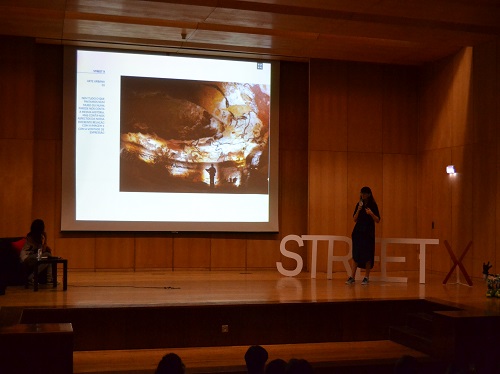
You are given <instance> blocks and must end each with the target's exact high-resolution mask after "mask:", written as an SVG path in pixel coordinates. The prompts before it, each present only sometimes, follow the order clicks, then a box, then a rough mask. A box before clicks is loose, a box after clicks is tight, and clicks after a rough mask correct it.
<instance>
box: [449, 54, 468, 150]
mask: <svg viewBox="0 0 500 374" xmlns="http://www.w3.org/2000/svg"><path fill="white" fill-rule="evenodd" d="M454 63H455V64H456V67H455V72H454V77H453V82H452V84H451V87H450V88H451V95H450V96H451V100H450V103H449V105H450V110H449V113H450V118H449V122H450V124H451V145H452V146H460V145H465V144H472V142H473V140H474V138H473V136H474V129H473V125H472V123H473V110H472V103H473V98H472V47H469V48H464V49H463V50H461V51H460V52H459V53H458V54H457V55H456V56H455V59H454Z"/></svg>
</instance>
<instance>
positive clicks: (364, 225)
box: [352, 202, 380, 269]
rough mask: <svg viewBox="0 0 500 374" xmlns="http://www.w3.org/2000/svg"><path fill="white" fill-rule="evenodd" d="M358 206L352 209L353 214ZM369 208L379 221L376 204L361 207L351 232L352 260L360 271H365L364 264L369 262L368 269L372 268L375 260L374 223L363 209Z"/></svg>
mask: <svg viewBox="0 0 500 374" xmlns="http://www.w3.org/2000/svg"><path fill="white" fill-rule="evenodd" d="M358 205H359V202H358V204H356V208H355V209H354V214H353V216H354V215H355V214H356V210H357V209H358ZM367 207H368V208H370V209H371V211H372V212H373V214H375V215H376V216H377V217H378V218H379V219H380V213H379V211H378V206H377V204H376V203H371V204H370V205H366V204H365V206H363V208H362V209H361V210H360V212H359V215H358V220H357V221H356V224H355V225H354V229H353V230H352V258H353V260H354V262H356V263H357V264H358V267H360V268H361V269H366V263H367V262H370V264H371V266H370V269H371V268H373V262H374V258H375V221H374V220H373V218H372V217H371V216H370V215H369V214H368V213H366V211H365V208H367Z"/></svg>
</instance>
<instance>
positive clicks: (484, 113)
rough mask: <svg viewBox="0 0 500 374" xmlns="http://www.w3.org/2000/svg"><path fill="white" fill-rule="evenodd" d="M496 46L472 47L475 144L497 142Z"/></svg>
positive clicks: (494, 44) (498, 96)
mask: <svg viewBox="0 0 500 374" xmlns="http://www.w3.org/2000/svg"><path fill="white" fill-rule="evenodd" d="M497 53H498V52H497V46H496V43H495V42H491V43H486V44H482V45H479V46H476V47H474V52H473V66H475V67H476V68H474V74H473V79H472V84H473V97H472V101H473V103H474V104H473V113H474V118H473V122H474V136H473V138H472V139H473V140H474V142H475V143H489V142H492V141H497V137H498V136H499V135H500V133H499V131H498V121H499V117H498V110H497V109H496V108H498V106H499V105H498V103H499V102H500V87H499V83H498V82H499V78H498V70H497V66H498V64H499V62H498V59H497Z"/></svg>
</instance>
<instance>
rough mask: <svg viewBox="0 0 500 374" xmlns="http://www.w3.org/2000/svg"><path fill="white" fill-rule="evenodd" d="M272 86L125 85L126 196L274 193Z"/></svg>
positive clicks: (142, 81) (143, 81) (128, 80)
mask: <svg viewBox="0 0 500 374" xmlns="http://www.w3.org/2000/svg"><path fill="white" fill-rule="evenodd" d="M269 107H270V94H269V86H268V85H263V84H249V83H232V82H231V83H228V82H199V81H181V80H177V79H157V78H155V79H151V78H137V77H122V79H121V121H120V126H121V129H120V132H121V159H120V191H134V192H141V191H142V192H144V191H150V192H151V191H154V192H213V193H257V194H267V193H268V184H269V183H268V169H269V168H268V165H269V152H268V148H269V144H268V140H269Z"/></svg>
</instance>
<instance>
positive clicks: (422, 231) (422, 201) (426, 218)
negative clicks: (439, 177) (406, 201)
mask: <svg viewBox="0 0 500 374" xmlns="http://www.w3.org/2000/svg"><path fill="white" fill-rule="evenodd" d="M433 165H434V159H433V157H432V153H431V152H430V151H426V152H421V153H419V154H418V160H417V169H418V170H417V180H418V183H417V204H418V205H417V206H418V207H417V211H418V213H417V237H418V238H428V239H439V238H438V236H437V233H436V231H435V230H434V227H435V224H433V222H434V211H433V206H432V191H433V189H432V182H431V180H430V179H429V174H428V173H429V170H432V168H433ZM442 249H443V248H441V247H440V246H436V245H433V246H429V250H427V251H426V257H427V258H426V268H427V269H429V270H430V269H431V264H432V260H433V258H434V257H436V256H438V253H439V252H440V251H441V250H442Z"/></svg>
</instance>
